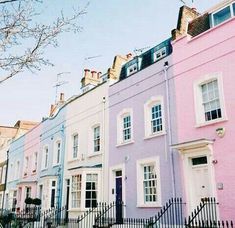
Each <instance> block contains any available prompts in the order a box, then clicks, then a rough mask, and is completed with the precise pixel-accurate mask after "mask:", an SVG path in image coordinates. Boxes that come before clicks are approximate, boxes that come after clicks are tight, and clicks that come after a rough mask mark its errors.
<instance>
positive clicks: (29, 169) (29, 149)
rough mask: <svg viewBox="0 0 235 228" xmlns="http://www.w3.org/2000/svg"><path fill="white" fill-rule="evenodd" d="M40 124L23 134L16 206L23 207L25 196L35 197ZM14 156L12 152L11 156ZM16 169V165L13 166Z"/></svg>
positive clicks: (20, 208) (21, 208)
mask: <svg viewBox="0 0 235 228" xmlns="http://www.w3.org/2000/svg"><path fill="white" fill-rule="evenodd" d="M41 129H42V124H41V123H40V124H38V125H37V126H35V127H34V128H33V129H32V130H30V131H29V132H27V133H26V134H25V135H24V141H21V142H22V143H23V145H21V146H23V151H22V152H21V156H22V158H21V165H20V166H21V168H20V169H21V172H20V179H19V181H18V183H17V208H19V210H23V209H25V206H26V205H25V199H26V198H37V181H38V174H39V169H38V168H39V167H38V156H39V154H40V134H41ZM12 156H14V152H13V153H12V154H11V157H12ZM15 168H16V169H17V167H15Z"/></svg>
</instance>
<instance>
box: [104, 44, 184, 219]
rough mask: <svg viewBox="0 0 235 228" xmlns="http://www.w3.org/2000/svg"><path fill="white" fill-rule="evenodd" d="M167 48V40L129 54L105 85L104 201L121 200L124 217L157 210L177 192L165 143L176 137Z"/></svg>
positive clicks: (148, 214) (178, 193)
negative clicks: (106, 173)
mask: <svg viewBox="0 0 235 228" xmlns="http://www.w3.org/2000/svg"><path fill="white" fill-rule="evenodd" d="M171 52H172V47H171V41H170V39H168V40H166V41H164V42H162V43H160V44H158V45H157V46H155V47H154V48H152V49H150V50H149V51H147V52H145V53H143V54H142V55H140V56H136V57H134V58H133V59H132V60H131V61H129V62H128V63H126V64H125V65H124V66H123V67H122V71H121V74H120V80H119V81H118V82H117V83H115V84H113V85H112V86H111V87H110V89H109V160H108V169H109V201H123V202H124V204H125V205H126V211H125V212H124V217H128V218H129V217H132V218H133V217H150V216H153V215H156V212H157V209H160V208H161V207H162V206H163V205H164V204H165V203H166V202H167V201H168V200H169V199H170V198H171V197H173V196H181V192H180V189H179V188H178V187H177V185H176V177H177V176H179V175H178V169H177V167H174V165H173V163H174V160H176V158H175V157H174V156H176V157H177V156H178V155H177V154H172V151H171V148H170V146H169V145H170V144H171V143H172V142H174V141H175V138H176V135H175V132H174V127H173V126H174V124H175V120H174V117H172V116H169V113H170V112H171V111H173V110H174V109H172V108H173V107H174V97H173V95H174V93H173V91H174V87H173V84H172V81H171V80H169V78H171V77H172V58H171ZM171 117H172V118H171ZM170 118H171V119H170ZM172 129H173V130H172ZM177 183H180V179H179V178H178V177H177ZM179 185H180V184H179Z"/></svg>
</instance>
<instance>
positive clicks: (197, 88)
mask: <svg viewBox="0 0 235 228" xmlns="http://www.w3.org/2000/svg"><path fill="white" fill-rule="evenodd" d="M213 80H217V84H218V91H219V101H220V108H221V116H222V117H221V118H217V119H214V120H210V121H206V120H205V115H204V107H203V101H202V92H201V86H202V85H203V84H205V83H209V82H210V81H213ZM193 89H194V112H195V117H196V124H195V127H202V126H206V125H209V124H214V123H218V122H222V121H225V120H227V114H226V109H225V102H224V101H225V100H224V91H223V78H222V73H221V72H215V73H211V74H207V75H204V76H202V77H201V78H200V79H198V80H197V81H195V82H194V83H193Z"/></svg>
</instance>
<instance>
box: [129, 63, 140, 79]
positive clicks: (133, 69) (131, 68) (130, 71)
mask: <svg viewBox="0 0 235 228" xmlns="http://www.w3.org/2000/svg"><path fill="white" fill-rule="evenodd" d="M137 70H138V65H137V63H134V64H132V65H131V66H129V67H128V68H127V76H130V75H132V74H134V73H135V72H137Z"/></svg>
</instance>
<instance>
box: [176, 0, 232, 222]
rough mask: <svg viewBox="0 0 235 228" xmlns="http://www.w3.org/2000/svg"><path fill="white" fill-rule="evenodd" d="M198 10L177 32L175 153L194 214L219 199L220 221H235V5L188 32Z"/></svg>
mask: <svg viewBox="0 0 235 228" xmlns="http://www.w3.org/2000/svg"><path fill="white" fill-rule="evenodd" d="M192 10H193V9H187V8H186V7H184V8H182V9H181V14H180V16H179V22H178V25H181V26H178V28H177V31H174V32H173V34H174V36H175V37H174V39H175V40H174V41H173V42H172V45H173V66H174V67H173V71H174V72H173V75H174V83H175V90H176V91H177V92H176V93H175V99H176V110H175V115H176V118H177V125H178V127H177V135H178V143H177V144H175V145H173V148H174V149H176V150H177V151H178V153H179V154H180V162H181V173H182V178H183V185H182V188H184V189H185V196H186V199H187V209H188V212H190V211H192V209H193V208H195V206H196V205H198V204H199V203H200V201H201V199H202V198H205V197H216V200H217V201H218V202H219V205H218V208H219V216H220V218H221V219H234V218H235V197H234V190H235V179H234V175H235V172H234V164H233V162H234V161H235V155H234V153H233V150H234V149H233V148H234V134H235V128H234V125H235V119H234V118H233V116H234V110H235V91H234V69H233V68H234V64H233V62H234V60H235V52H234V51H235V45H234V43H235V38H234V37H235V29H234V27H235V2H234V1H224V2H222V3H221V4H219V5H217V6H215V7H214V8H212V9H211V10H209V11H208V12H206V13H205V14H203V15H197V16H195V18H194V19H193V20H191V22H189V23H188V28H186V24H187V23H186V21H189V20H188V19H189V18H187V17H188V15H190V14H191V12H192ZM182 12H183V13H182ZM188 12H189V13H188ZM191 19H192V18H191ZM185 31H187V34H186V32H185Z"/></svg>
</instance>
